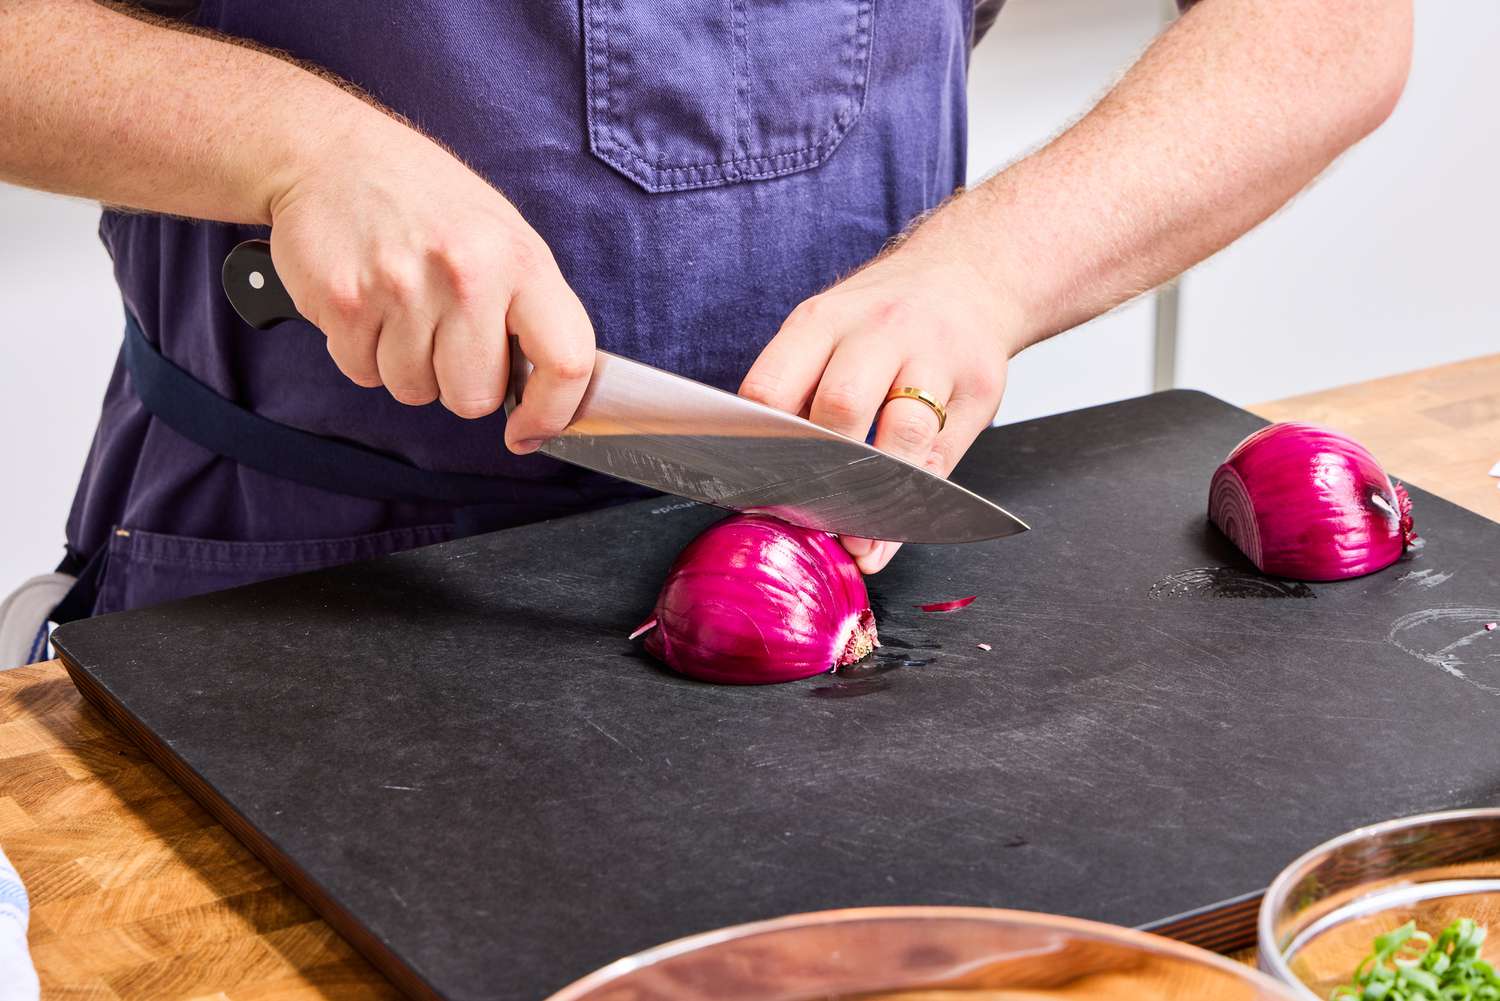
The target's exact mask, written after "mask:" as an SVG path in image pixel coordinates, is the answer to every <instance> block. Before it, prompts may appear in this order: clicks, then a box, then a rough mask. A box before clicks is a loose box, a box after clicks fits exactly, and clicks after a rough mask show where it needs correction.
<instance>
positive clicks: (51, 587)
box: [0, 573, 73, 671]
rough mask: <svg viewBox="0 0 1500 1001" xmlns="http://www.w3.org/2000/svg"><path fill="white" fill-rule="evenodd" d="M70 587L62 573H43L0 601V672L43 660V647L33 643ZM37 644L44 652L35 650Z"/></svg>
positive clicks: (44, 657)
mask: <svg viewBox="0 0 1500 1001" xmlns="http://www.w3.org/2000/svg"><path fill="white" fill-rule="evenodd" d="M72 586H73V578H72V577H70V576H68V575H67V574H65V573H44V574H40V575H38V576H36V577H33V578H31V579H30V580H28V581H27V582H26V583H24V584H22V585H21V586H20V587H18V588H16V589H15V591H14V592H12V593H11V594H10V596H9V597H7V598H6V599H5V600H4V601H0V671H3V670H5V669H6V668H9V667H22V666H24V665H26V664H30V663H31V662H32V661H33V660H37V659H41V660H45V659H46V658H47V651H46V650H45V644H38V642H37V640H38V638H39V637H40V635H41V629H42V624H43V623H45V622H46V621H47V616H48V615H50V614H51V612H52V609H54V608H56V607H57V603H58V602H59V601H62V600H63V595H65V594H67V593H68V589H69V588H71V587H72ZM39 645H40V646H42V647H43V648H44V649H41V650H37V649H36V648H37V646H39Z"/></svg>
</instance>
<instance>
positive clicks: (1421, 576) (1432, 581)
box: [1396, 569, 1453, 588]
mask: <svg viewBox="0 0 1500 1001" xmlns="http://www.w3.org/2000/svg"><path fill="white" fill-rule="evenodd" d="M1452 577H1453V573H1452V571H1449V572H1448V573H1443V572H1442V571H1441V570H1430V569H1429V570H1408V571H1407V572H1406V573H1404V574H1402V575H1401V576H1400V577H1397V578H1396V583H1397V584H1415V585H1416V586H1417V587H1425V588H1434V587H1437V586H1438V585H1439V584H1445V583H1447V582H1448V581H1449V580H1451V579H1452Z"/></svg>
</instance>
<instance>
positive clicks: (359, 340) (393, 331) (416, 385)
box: [268, 109, 594, 453]
mask: <svg viewBox="0 0 1500 1001" xmlns="http://www.w3.org/2000/svg"><path fill="white" fill-rule="evenodd" d="M360 110H361V112H369V111H370V110H371V109H360ZM350 117H352V118H353V119H354V121H352V122H351V123H350V124H349V127H348V128H347V130H346V131H345V130H332V131H333V134H334V135H338V136H339V138H338V139H337V140H330V141H328V142H326V143H321V144H319V146H318V148H317V150H318V151H317V152H316V153H315V154H313V155H311V156H310V157H309V159H308V162H305V163H301V164H296V165H294V166H293V167H292V168H291V169H290V170H288V171H285V172H283V176H279V177H275V176H273V178H272V183H273V185H274V189H275V190H273V191H271V192H270V193H269V195H268V204H269V206H270V213H271V256H272V258H273V259H274V260H275V263H276V270H277V272H278V273H279V274H280V275H281V277H282V280H283V281H284V282H285V284H286V287H287V290H288V291H289V292H290V293H291V296H292V301H293V302H295V303H296V305H297V308H298V310H299V311H301V313H302V315H303V316H305V317H307V318H308V319H309V320H310V321H311V322H312V323H313V324H315V325H316V326H317V327H318V328H319V329H320V330H322V331H323V333H324V334H326V335H327V337H328V353H329V354H330V355H332V356H333V360H334V362H335V363H336V364H337V365H338V367H339V370H340V371H341V372H343V373H344V375H346V376H348V377H349V379H351V380H352V381H353V382H355V383H357V384H359V385H361V386H369V387H374V386H384V387H385V388H386V390H387V391H388V392H389V393H390V394H391V395H392V396H394V397H395V398H396V399H397V400H400V401H401V402H402V403H406V404H410V405H412V406H421V405H423V404H427V403H431V402H432V401H433V400H438V401H440V402H441V403H442V404H443V406H445V407H447V408H448V409H449V410H451V411H453V412H454V413H455V414H458V415H459V416H460V417H470V418H472V417H483V416H485V415H486V414H490V413H493V412H494V411H495V410H496V409H497V408H499V407H500V405H501V403H502V402H503V400H504V398H505V391H506V382H507V373H508V365H509V359H508V357H507V355H508V347H509V342H508V338H507V337H506V334H507V332H509V333H511V334H514V335H515V336H516V337H517V338H518V339H519V341H520V345H521V350H522V352H524V354H525V355H526V358H527V359H528V360H529V361H530V362H531V363H532V365H533V366H534V367H535V371H534V372H533V373H532V374H531V375H530V377H529V378H528V379H527V383H526V396H525V399H524V402H522V403H521V404H520V405H519V406H518V407H517V408H516V409H515V411H514V412H513V413H512V414H511V415H510V419H509V422H508V424H507V427H506V431H505V441H506V445H507V446H509V447H510V448H511V449H512V450H513V451H515V452H519V453H525V452H530V451H533V450H535V449H536V448H537V447H538V446H539V445H540V444H541V443H542V442H543V441H544V440H546V439H547V438H550V437H552V436H554V435H556V434H557V433H558V432H560V431H561V430H562V429H563V428H564V427H565V426H567V424H568V422H569V421H570V420H572V417H573V413H574V411H575V410H576V409H577V408H578V402H579V400H580V399H582V397H583V392H584V390H585V388H587V386H588V380H589V375H590V373H591V372H592V370H593V364H594V331H593V327H592V325H591V324H590V322H589V318H588V314H587V313H586V312H585V311H584V308H583V305H582V304H581V303H580V302H579V301H578V297H577V296H576V295H574V294H573V290H572V289H571V288H569V287H568V283H567V281H566V280H565V279H564V278H563V276H562V273H561V272H560V271H558V268H557V262H556V261H555V260H553V257H552V253H551V251H550V250H548V248H547V245H546V244H545V243H544V242H543V241H542V238H541V237H540V236H538V235H537V233H536V231H535V230H533V229H532V228H531V227H530V226H529V225H527V223H526V221H525V220H524V219H522V218H521V215H520V213H519V212H517V211H516V209H515V207H514V206H513V205H511V204H510V202H508V201H507V200H506V199H505V198H504V197H503V196H502V195H501V194H500V193H499V192H498V191H496V190H495V189H494V188H493V187H491V186H490V185H489V184H488V183H486V182H485V180H484V179H483V178H481V177H479V176H478V175H477V174H475V173H474V172H473V171H471V170H470V169H469V168H468V167H466V166H464V165H463V164H462V163H460V162H459V161H458V160H457V159H455V158H454V157H453V156H452V155H451V154H449V153H448V152H446V151H445V150H443V149H442V148H441V147H440V146H438V145H437V144H436V143H434V142H431V141H430V140H428V139H427V138H425V137H423V136H422V135H420V134H418V133H417V132H415V131H413V130H411V129H409V128H407V127H405V126H403V125H401V124H400V123H399V122H396V121H394V120H392V119H388V118H386V117H385V116H384V115H380V114H370V113H357V114H355V115H353V116H350Z"/></svg>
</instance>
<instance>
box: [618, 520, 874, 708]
mask: <svg viewBox="0 0 1500 1001" xmlns="http://www.w3.org/2000/svg"><path fill="white" fill-rule="evenodd" d="M653 614H654V616H655V619H656V628H654V629H649V625H648V627H647V628H648V629H649V631H648V632H647V634H646V650H647V651H648V652H649V653H650V654H651V655H652V656H654V657H656V658H657V659H658V660H661V661H662V662H663V663H665V664H666V665H667V666H668V667H670V668H672V669H673V670H675V671H678V672H680V673H682V674H686V675H689V676H690V677H694V678H698V679H700V680H703V681H716V682H719V683H721V684H730V685H763V684H770V683H772V682H777V681H795V680H797V679H799V678H808V677H811V676H812V675H814V674H821V673H823V672H825V671H829V670H832V669H833V668H836V667H842V666H843V665H845V664H852V663H854V662H855V661H857V660H860V659H862V658H863V657H865V656H866V655H868V654H869V653H870V651H871V650H873V649H874V648H875V647H877V646H879V645H880V641H879V639H878V638H877V637H876V635H875V616H874V614H873V613H871V611H870V599H869V595H868V594H867V593H866V591H865V580H864V577H863V576H862V575H861V574H860V572H859V568H858V567H857V566H855V564H854V560H853V559H851V558H850V556H849V554H848V553H847V552H845V550H844V547H843V546H841V545H839V541H838V539H836V538H834V537H833V536H832V535H829V534H828V533H826V532H815V531H812V530H811V529H806V528H797V527H795V526H792V525H788V524H787V523H786V522H784V521H781V520H780V519H778V518H773V517H770V516H769V515H763V514H740V515H734V516H732V517H729V518H726V519H724V520H723V521H721V522H719V523H717V524H715V525H711V526H710V527H709V528H708V529H707V530H706V531H704V532H703V534H701V535H699V536H698V537H697V538H696V539H694V540H693V541H692V542H690V543H688V545H687V548H685V549H684V550H683V551H682V552H681V553H679V554H678V556H677V560H676V562H674V563H673V564H672V569H671V570H669V571H668V572H667V580H666V583H664V584H663V585H662V589H661V594H660V596H658V597H657V599H656V610H655V612H654V613H653Z"/></svg>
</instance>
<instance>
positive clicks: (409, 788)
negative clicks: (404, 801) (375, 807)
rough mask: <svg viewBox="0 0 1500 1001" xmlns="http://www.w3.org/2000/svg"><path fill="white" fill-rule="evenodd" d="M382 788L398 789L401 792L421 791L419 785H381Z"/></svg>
mask: <svg viewBox="0 0 1500 1001" xmlns="http://www.w3.org/2000/svg"><path fill="white" fill-rule="evenodd" d="M380 788H382V789H399V790H400V791H402V792H421V791H422V787H421V786H381V787H380Z"/></svg>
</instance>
